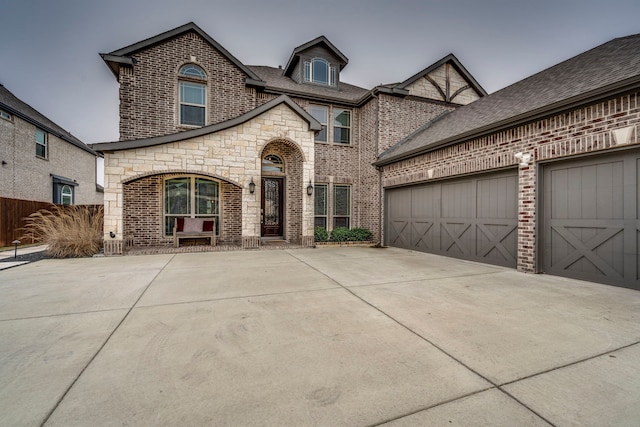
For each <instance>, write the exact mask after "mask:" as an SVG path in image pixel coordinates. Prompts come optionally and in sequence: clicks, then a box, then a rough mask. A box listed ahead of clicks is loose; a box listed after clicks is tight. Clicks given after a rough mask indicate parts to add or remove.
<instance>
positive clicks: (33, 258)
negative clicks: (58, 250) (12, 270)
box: [0, 251, 49, 262]
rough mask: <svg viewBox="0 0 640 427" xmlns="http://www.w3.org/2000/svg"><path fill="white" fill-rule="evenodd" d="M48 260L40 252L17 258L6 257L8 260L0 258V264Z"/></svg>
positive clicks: (43, 252) (43, 253) (42, 252)
mask: <svg viewBox="0 0 640 427" xmlns="http://www.w3.org/2000/svg"><path fill="white" fill-rule="evenodd" d="M45 258H49V257H48V256H47V255H46V254H45V251H40V252H32V253H30V254H24V255H18V256H17V257H15V258H14V257H12V256H10V257H8V258H0V262H16V261H28V262H36V261H40V260H41V259H45Z"/></svg>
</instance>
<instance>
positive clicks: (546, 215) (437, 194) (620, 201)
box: [375, 35, 640, 289]
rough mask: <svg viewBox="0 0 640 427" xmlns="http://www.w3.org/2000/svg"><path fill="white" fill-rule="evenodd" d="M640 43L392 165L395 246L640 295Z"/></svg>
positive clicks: (526, 90) (502, 99) (412, 140)
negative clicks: (631, 290) (615, 287)
mask: <svg viewBox="0 0 640 427" xmlns="http://www.w3.org/2000/svg"><path fill="white" fill-rule="evenodd" d="M639 123H640V35H636V36H630V37H625V38H619V39H615V40H612V41H610V42H608V43H605V44H603V45H601V46H599V47H596V48H594V49H592V50H589V51H587V52H585V53H583V54H581V55H578V56H576V57H574V58H571V59H569V60H567V61H564V62H562V63H560V64H558V65H556V66H554V67H551V68H549V69H547V70H544V71H542V72H540V73H538V74H535V75H533V76H531V77H529V78H526V79H524V80H522V81H520V82H518V83H515V84H513V85H511V86H509V87H507V88H504V89H502V90H500V91H498V92H496V93H494V94H491V95H489V96H487V97H484V98H483V99H481V100H479V101H477V102H474V103H473V104H470V105H468V106H465V107H462V108H460V109H458V110H456V111H453V112H451V113H449V114H447V115H445V116H442V117H440V118H438V119H435V120H432V121H429V122H427V123H426V124H425V125H424V126H423V127H422V129H419V130H418V131H417V132H415V133H414V134H412V135H410V136H408V137H406V138H404V139H403V140H402V141H400V142H399V143H398V144H395V145H394V146H392V147H391V148H389V149H388V150H387V151H385V152H384V153H382V155H381V156H380V157H379V159H378V160H377V162H376V163H375V164H376V166H378V167H379V168H380V170H381V185H382V187H383V188H384V193H385V208H384V217H385V222H384V225H385V227H384V228H385V236H384V241H385V244H387V245H391V246H398V247H403V248H410V249H416V250H422V251H427V252H433V253H438V254H443V255H451V256H456V257H461V258H466V259H471V260H475V261H482V262H489V263H495V264H500V265H505V266H508V267H514V268H515V267H517V268H518V270H520V271H524V272H545V273H551V274H556V275H561V276H567V277H573V278H578V279H584V280H590V281H598V282H603V283H609V284H614V285H619V286H625V287H630V288H634V289H640V281H639V278H640V270H639V266H640V263H639V257H640V251H639V250H638V248H639V247H640V219H639V218H640V212H639V206H640V150H639V149H638V148H639V147H638V125H639Z"/></svg>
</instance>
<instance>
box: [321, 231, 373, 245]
mask: <svg viewBox="0 0 640 427" xmlns="http://www.w3.org/2000/svg"><path fill="white" fill-rule="evenodd" d="M371 236H372V234H371V232H370V231H369V230H367V229H366V228H351V229H349V228H346V227H338V228H335V229H334V230H333V231H332V232H331V239H330V240H331V241H332V242H367V241H369V240H371Z"/></svg>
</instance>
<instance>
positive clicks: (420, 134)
mask: <svg viewBox="0 0 640 427" xmlns="http://www.w3.org/2000/svg"><path fill="white" fill-rule="evenodd" d="M639 85H640V35H634V36H628V37H623V38H618V39H614V40H612V41H610V42H607V43H605V44H603V45H600V46H598V47H596V48H594V49H591V50H589V51H587V52H584V53H582V54H580V55H578V56H575V57H573V58H571V59H568V60H566V61H564V62H561V63H560V64H557V65H555V66H553V67H551V68H548V69H546V70H544V71H541V72H539V73H537V74H534V75H533V76H531V77H528V78H526V79H524V80H521V81H519V82H517V83H514V84H513V85H511V86H508V87H506V88H504V89H501V90H499V91H498V92H495V93H493V94H491V95H489V96H486V97H484V98H481V99H479V100H478V101H475V102H473V103H471V104H468V105H466V106H464V107H461V108H459V109H457V110H455V111H452V112H451V113H448V114H445V115H442V116H439V117H437V118H436V119H434V120H433V121H431V122H430V123H427V124H426V125H424V126H423V127H422V128H420V129H418V130H417V131H416V132H414V133H413V134H411V135H409V136H408V137H407V138H405V139H404V140H402V141H400V142H399V143H398V144H396V145H394V146H393V147H391V148H390V149H388V150H387V151H385V152H384V153H382V154H381V155H380V156H379V158H378V161H377V162H376V164H377V165H383V164H389V163H392V162H394V161H398V160H401V159H404V158H408V157H413V156H415V155H418V154H421V153H424V152H427V151H431V150H434V149H436V148H439V147H442V146H445V145H451V144H455V143H458V142H462V141H465V140H468V139H471V138H477V137H479V136H482V135H486V134H489V133H492V132H496V131H498V130H500V129H505V128H508V127H512V126H515V125H518V124H522V123H525V122H528V121H531V120H535V119H537V118H541V117H545V116H548V115H551V114H555V113H558V112H559V111H563V110H566V109H568V108H572V107H576V106H577V105H581V104H584V103H587V102H589V101H593V100H595V99H598V98H602V97H604V96H611V95H613V94H615V93H620V92H623V91H626V90H630V89H632V88H634V87H638V86H639Z"/></svg>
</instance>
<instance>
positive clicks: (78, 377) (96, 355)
mask: <svg viewBox="0 0 640 427" xmlns="http://www.w3.org/2000/svg"><path fill="white" fill-rule="evenodd" d="M173 258H175V255H173V256H172V257H171V258H170V259H169V260H168V261H167V262H166V264H165V265H163V266H162V268H161V269H160V270H159V271H158V273H156V275H155V276H153V279H151V280H150V281H149V284H148V285H147V286H145V288H144V290H143V291H142V292H141V293H140V296H138V298H137V299H136V300H135V302H134V303H133V304H132V305H131V307H130V308H129V310H127V313H126V314H125V315H124V316H123V317H122V319H120V322H118V324H117V325H116V327H115V328H113V330H112V331H111V333H110V334H109V335H108V336H107V338H106V339H105V340H104V342H103V343H102V345H101V346H100V347H98V350H97V351H96V352H95V354H94V355H93V356H91V358H90V359H89V361H88V362H87V364H86V365H85V366H84V368H82V369H81V370H80V372H79V373H78V375H77V376H76V377H75V379H74V380H73V381H72V382H71V384H69V387H67V389H66V390H65V391H64V393H62V396H60V399H58V401H57V402H56V404H55V405H54V406H53V408H51V410H50V411H49V413H47V415H46V417H45V418H44V420H43V421H42V423H41V424H40V427H43V426H44V425H45V424H46V423H47V422H48V421H49V419H50V418H51V416H52V415H53V413H54V412H55V411H56V410H57V409H58V407H59V406H60V404H61V403H62V402H63V401H64V399H65V397H67V394H69V392H70V391H71V389H72V388H73V386H75V385H76V383H77V382H78V380H79V379H80V377H81V376H82V374H84V372H85V371H86V370H87V368H89V366H90V365H91V364H92V363H93V361H94V360H95V359H96V357H98V355H99V354H100V352H102V349H103V348H104V347H105V346H106V345H107V343H108V342H109V341H110V340H111V337H113V335H114V334H115V333H116V331H117V330H118V329H120V326H121V325H122V324H123V323H124V321H125V320H126V319H127V318H128V317H129V315H130V314H131V312H132V311H133V309H134V308H135V307H136V305H137V304H138V302H139V301H140V299H142V297H143V296H144V294H145V293H146V292H147V290H148V289H149V287H150V286H151V285H152V284H153V282H154V281H155V280H156V279H157V278H158V276H159V275H160V273H162V272H163V271H164V269H165V268H166V267H167V266H168V265H169V263H171V261H172V260H173Z"/></svg>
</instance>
